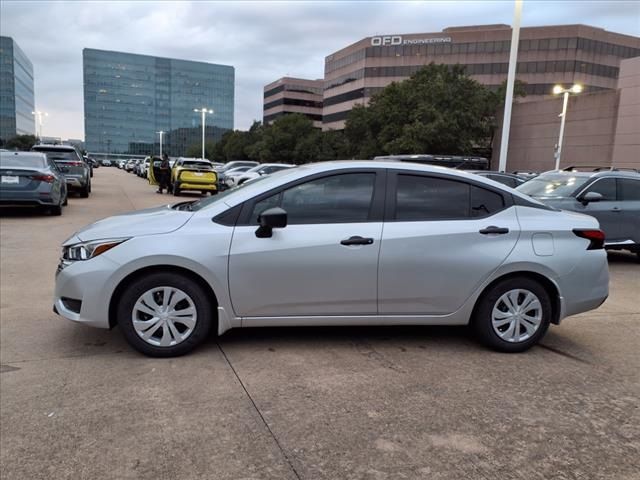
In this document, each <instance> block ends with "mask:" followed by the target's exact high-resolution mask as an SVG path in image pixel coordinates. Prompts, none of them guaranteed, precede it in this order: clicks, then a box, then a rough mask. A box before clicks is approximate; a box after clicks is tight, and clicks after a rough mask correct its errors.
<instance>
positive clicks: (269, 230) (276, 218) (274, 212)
mask: <svg viewBox="0 0 640 480" xmlns="http://www.w3.org/2000/svg"><path fill="white" fill-rule="evenodd" d="M258 222H259V223H260V226H259V227H258V229H257V230H256V237H258V238H270V237H271V235H273V229H274V228H284V227H286V226H287V212H285V211H284V210H283V209H282V208H279V207H274V208H269V209H268V210H265V211H264V212H262V213H261V214H260V216H259V217H258Z"/></svg>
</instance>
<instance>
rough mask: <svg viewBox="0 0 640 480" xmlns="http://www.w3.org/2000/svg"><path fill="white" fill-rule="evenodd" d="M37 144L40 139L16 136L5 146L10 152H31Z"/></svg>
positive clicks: (32, 136)
mask: <svg viewBox="0 0 640 480" xmlns="http://www.w3.org/2000/svg"><path fill="white" fill-rule="evenodd" d="M36 143H38V139H37V138H36V137H35V135H16V136H15V137H13V138H10V139H9V140H7V142H6V143H5V145H4V148H6V149H8V150H22V151H27V150H31V147H33V146H34V145H35V144H36Z"/></svg>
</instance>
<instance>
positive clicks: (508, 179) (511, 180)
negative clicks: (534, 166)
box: [470, 170, 527, 188]
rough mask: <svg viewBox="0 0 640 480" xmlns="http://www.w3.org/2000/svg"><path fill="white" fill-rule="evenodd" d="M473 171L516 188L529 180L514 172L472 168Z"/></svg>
mask: <svg viewBox="0 0 640 480" xmlns="http://www.w3.org/2000/svg"><path fill="white" fill-rule="evenodd" d="M470 171H471V173H475V174H476V175H480V176H482V177H485V178H489V179H491V180H494V181H496V182H499V183H501V184H503V185H506V186H507V187H511V188H516V187H517V186H518V185H522V184H523V183H524V182H526V181H527V180H526V179H524V178H521V177H519V176H518V175H514V174H513V173H507V172H494V171H491V170H470Z"/></svg>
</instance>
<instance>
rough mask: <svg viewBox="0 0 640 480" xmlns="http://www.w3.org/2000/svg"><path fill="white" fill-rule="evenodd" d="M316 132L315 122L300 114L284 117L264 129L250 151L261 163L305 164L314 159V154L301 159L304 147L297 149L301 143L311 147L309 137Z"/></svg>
mask: <svg viewBox="0 0 640 480" xmlns="http://www.w3.org/2000/svg"><path fill="white" fill-rule="evenodd" d="M314 131H315V129H314V128H313V122H312V121H311V120H309V119H308V118H307V117H305V116H304V115H302V114H300V113H292V114H288V115H284V116H282V117H280V118H278V119H277V120H276V121H274V122H273V123H272V124H271V125H269V126H267V127H264V128H263V129H262V134H261V135H260V140H258V141H257V142H256V143H255V144H253V146H252V148H251V149H250V153H251V156H252V158H254V159H257V160H259V161H260V162H284V163H294V164H300V163H305V162H306V161H309V158H313V154H312V153H309V154H305V155H304V156H303V157H304V158H303V157H299V156H298V155H300V154H301V153H302V147H300V148H299V149H296V147H297V146H298V143H300V142H305V143H307V144H308V145H309V142H310V141H311V140H309V139H307V137H308V136H310V135H312V134H313V132H314Z"/></svg>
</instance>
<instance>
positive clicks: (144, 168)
mask: <svg viewBox="0 0 640 480" xmlns="http://www.w3.org/2000/svg"><path fill="white" fill-rule="evenodd" d="M150 163H151V157H147V158H145V159H144V160H143V161H142V162H141V163H140V165H139V166H138V176H139V177H141V178H147V177H148V174H149V164H150Z"/></svg>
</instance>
